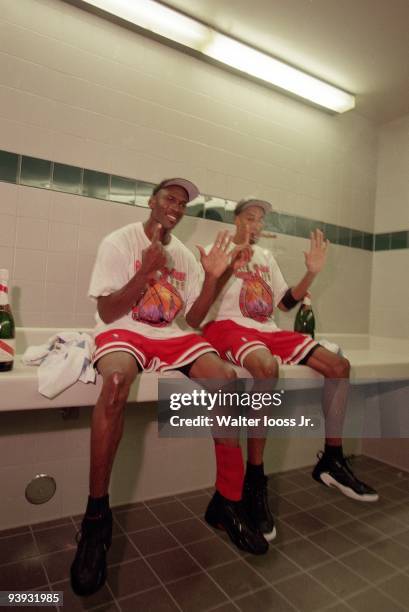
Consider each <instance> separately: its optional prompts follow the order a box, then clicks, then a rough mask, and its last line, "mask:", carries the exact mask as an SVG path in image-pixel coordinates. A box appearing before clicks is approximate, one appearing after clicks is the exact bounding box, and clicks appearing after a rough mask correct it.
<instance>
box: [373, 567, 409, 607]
mask: <svg viewBox="0 0 409 612" xmlns="http://www.w3.org/2000/svg"><path fill="white" fill-rule="evenodd" d="M378 588H379V589H380V590H381V591H382V592H383V593H385V595H389V597H391V598H392V599H394V600H396V601H397V602H398V603H399V604H400V605H401V606H402V607H405V606H406V607H407V608H409V575H408V574H396V575H395V576H391V577H390V578H388V579H387V580H385V581H384V582H382V584H380V585H379V586H378Z"/></svg>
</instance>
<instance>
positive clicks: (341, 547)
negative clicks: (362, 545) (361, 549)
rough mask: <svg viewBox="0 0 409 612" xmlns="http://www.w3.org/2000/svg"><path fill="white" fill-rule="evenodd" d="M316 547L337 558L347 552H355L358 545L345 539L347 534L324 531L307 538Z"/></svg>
mask: <svg viewBox="0 0 409 612" xmlns="http://www.w3.org/2000/svg"><path fill="white" fill-rule="evenodd" d="M308 539H309V540H311V542H313V543H314V544H316V545H317V546H321V548H323V549H324V550H326V551H327V552H328V553H330V554H331V555H333V556H334V557H337V556H339V555H343V554H345V553H347V552H351V551H352V550H355V549H356V548H357V547H358V546H359V544H357V543H356V542H353V541H352V540H350V539H349V538H348V537H347V534H346V533H345V535H344V532H341V530H338V529H324V530H323V531H318V532H317V533H313V534H311V535H310V536H308Z"/></svg>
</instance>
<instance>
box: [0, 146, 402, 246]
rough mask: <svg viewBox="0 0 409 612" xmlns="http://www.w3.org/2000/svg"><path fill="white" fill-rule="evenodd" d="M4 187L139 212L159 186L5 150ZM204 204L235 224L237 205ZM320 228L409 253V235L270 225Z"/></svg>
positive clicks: (286, 228) (314, 222) (320, 224)
mask: <svg viewBox="0 0 409 612" xmlns="http://www.w3.org/2000/svg"><path fill="white" fill-rule="evenodd" d="M0 181H5V182H7V183H15V184H17V185H28V186H30V187H37V188H40V189H51V190H54V191H63V192H65V193H71V194H76V195H82V196H86V197H91V198H98V199H102V200H109V201H112V202H118V203H121V204H126V205H128V206H138V202H139V204H140V202H141V198H142V197H144V198H146V197H147V196H149V195H150V193H151V191H152V188H153V186H154V184H153V183H149V182H146V181H140V180H136V179H133V178H128V177H123V176H117V175H113V174H107V173H105V172H97V171H96V170H90V169H87V168H79V167H77V166H70V165H68V164H61V163H59V162H52V161H49V160H45V159H39V158H36V157H29V156H27V155H19V154H17V153H11V152H8V151H2V150H0ZM202 200H203V201H199V202H197V201H196V202H194V203H192V204H190V205H189V206H188V209H187V214H188V215H189V216H193V217H201V218H206V219H213V220H216V221H221V222H224V223H234V215H233V213H232V210H231V208H232V204H234V203H233V202H231V201H230V200H221V199H219V198H217V197H215V196H207V195H205V194H202ZM212 200H213V202H212ZM214 201H216V203H214ZM223 202H224V205H227V204H228V205H230V206H229V208H230V210H226V209H225V208H224V206H223ZM316 228H319V229H322V231H323V232H324V233H325V235H326V237H327V238H328V240H330V242H331V243H332V244H338V245H342V246H346V247H350V248H356V249H363V250H365V251H387V250H393V249H407V248H409V231H399V232H389V233H386V234H385V233H384V234H372V233H369V232H362V231H360V230H355V229H353V228H350V227H342V226H339V225H334V224H333V223H325V222H324V221H320V220H318V219H309V218H306V217H299V216H296V215H289V214H288V213H284V212H277V211H275V212H273V213H271V214H269V215H268V216H267V219H266V229H267V230H269V231H271V232H277V233H278V234H286V235H288V236H297V237H301V238H309V236H310V232H311V231H312V230H314V229H316Z"/></svg>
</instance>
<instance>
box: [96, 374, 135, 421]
mask: <svg viewBox="0 0 409 612" xmlns="http://www.w3.org/2000/svg"><path fill="white" fill-rule="evenodd" d="M129 388H130V383H129V381H128V379H127V377H126V376H125V374H124V373H123V372H112V373H111V374H109V375H108V376H107V377H106V378H105V379H104V383H103V387H102V393H103V394H104V396H105V401H106V404H107V407H108V409H109V411H110V412H112V411H113V412H117V411H119V410H122V409H123V408H124V407H125V405H126V401H127V399H128V395H129Z"/></svg>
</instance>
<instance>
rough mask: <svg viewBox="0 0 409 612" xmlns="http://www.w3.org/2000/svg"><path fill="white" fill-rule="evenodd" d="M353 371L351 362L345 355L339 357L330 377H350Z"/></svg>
mask: <svg viewBox="0 0 409 612" xmlns="http://www.w3.org/2000/svg"><path fill="white" fill-rule="evenodd" d="M350 372H351V364H350V363H349V361H348V359H345V357H339V359H338V361H337V363H335V364H334V365H333V366H332V367H331V368H330V372H329V378H349V374H350Z"/></svg>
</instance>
